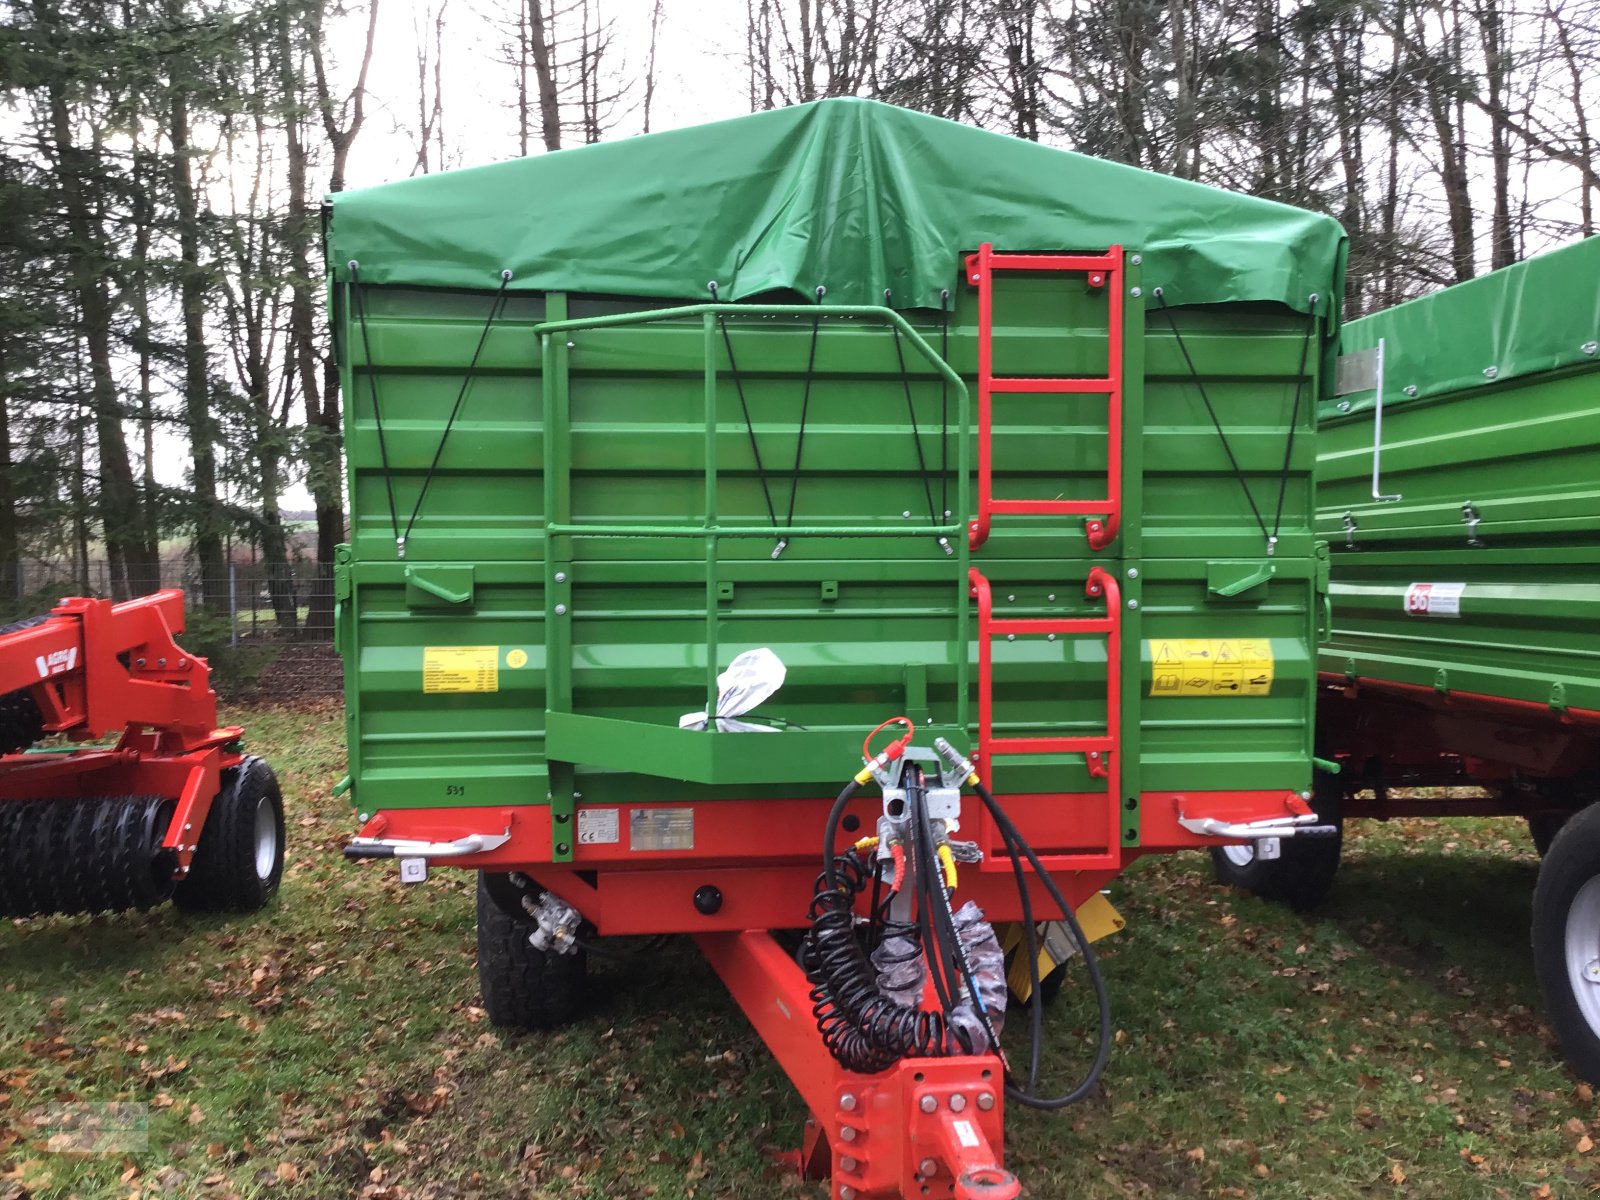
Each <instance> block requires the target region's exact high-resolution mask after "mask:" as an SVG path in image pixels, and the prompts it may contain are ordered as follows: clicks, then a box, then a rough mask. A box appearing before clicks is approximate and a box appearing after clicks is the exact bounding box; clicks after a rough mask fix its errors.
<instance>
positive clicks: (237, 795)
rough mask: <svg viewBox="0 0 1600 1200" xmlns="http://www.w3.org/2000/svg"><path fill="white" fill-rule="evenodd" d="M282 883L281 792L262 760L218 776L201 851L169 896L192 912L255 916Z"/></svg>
mask: <svg viewBox="0 0 1600 1200" xmlns="http://www.w3.org/2000/svg"><path fill="white" fill-rule="evenodd" d="M282 879H283V793H282V792H281V791H280V790H279V788H278V779H277V777H276V776H275V775H274V774H273V773H272V768H271V767H269V766H268V765H267V762H266V760H265V759H263V758H257V757H256V756H254V755H251V756H249V757H248V758H246V759H245V760H244V761H243V762H241V763H240V764H239V765H238V766H237V767H230V768H228V769H227V770H226V771H224V772H223V773H222V789H221V790H220V791H219V792H218V793H217V798H216V799H215V800H213V801H212V802H211V812H210V813H209V814H208V815H207V816H206V824H205V828H204V829H202V830H201V831H200V849H199V850H197V851H196V852H195V855H194V859H193V861H192V862H191V863H190V866H189V874H188V875H187V876H186V877H185V878H184V879H183V881H182V882H181V883H179V884H178V887H177V890H176V891H174V892H173V894H172V900H173V903H175V904H176V905H177V906H178V907H179V908H184V909H188V910H190V911H192V912H255V911H256V910H257V909H261V908H265V907H266V905H267V902H268V901H270V900H271V899H272V897H273V895H274V894H275V893H276V892H277V890H278V884H279V882H281V881H282Z"/></svg>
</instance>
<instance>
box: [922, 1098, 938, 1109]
mask: <svg viewBox="0 0 1600 1200" xmlns="http://www.w3.org/2000/svg"><path fill="white" fill-rule="evenodd" d="M938 1108H939V1102H938V1101H937V1100H935V1099H934V1098H933V1097H932V1096H924V1097H923V1098H922V1111H923V1112H925V1113H931V1112H935V1111H937V1110H938Z"/></svg>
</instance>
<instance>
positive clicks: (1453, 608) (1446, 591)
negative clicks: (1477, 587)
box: [1406, 583, 1467, 617]
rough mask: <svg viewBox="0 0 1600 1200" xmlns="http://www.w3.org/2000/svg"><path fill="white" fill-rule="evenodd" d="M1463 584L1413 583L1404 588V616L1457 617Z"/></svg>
mask: <svg viewBox="0 0 1600 1200" xmlns="http://www.w3.org/2000/svg"><path fill="white" fill-rule="evenodd" d="M1466 590H1467V585H1466V584H1464V583H1413V584H1412V585H1411V586H1410V587H1408V588H1406V616H1408V617H1459V616H1460V615H1461V593H1463V592H1465V591H1466Z"/></svg>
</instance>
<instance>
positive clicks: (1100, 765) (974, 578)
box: [968, 567, 1122, 870]
mask: <svg viewBox="0 0 1600 1200" xmlns="http://www.w3.org/2000/svg"><path fill="white" fill-rule="evenodd" d="M968 579H969V582H970V583H971V585H972V595H973V596H974V597H976V599H977V601H978V754H979V761H980V762H982V763H983V764H984V768H983V770H984V773H985V774H989V775H992V774H993V773H994V769H995V768H994V759H995V756H996V755H1005V754H1081V755H1083V757H1084V761H1085V763H1086V764H1087V765H1088V768H1089V774H1090V775H1091V776H1092V777H1094V778H1096V779H1104V780H1105V781H1106V792H1105V801H1104V803H1105V805H1106V824H1105V836H1104V840H1103V844H1102V845H1101V846H1099V847H1097V849H1096V852H1094V853H1082V854H1079V853H1073V854H1055V855H1043V856H1041V858H1042V861H1043V863H1044V865H1045V866H1046V867H1047V868H1051V869H1063V870H1094V869H1102V868H1110V869H1113V870H1115V869H1118V868H1120V867H1121V865H1122V853H1121V850H1120V848H1119V847H1120V842H1119V841H1118V840H1117V839H1118V837H1119V834H1120V830H1121V827H1122V824H1121V807H1120V806H1121V796H1122V762H1121V759H1122V756H1121V754H1120V752H1119V751H1120V738H1121V720H1122V591H1121V589H1120V588H1119V587H1118V586H1117V581H1116V578H1115V577H1114V576H1113V575H1112V574H1111V573H1110V572H1109V571H1106V570H1105V569H1104V568H1102V567H1093V568H1091V569H1090V571H1089V580H1088V582H1087V583H1086V584H1085V585H1084V589H1083V590H1084V594H1085V595H1086V596H1089V597H1090V598H1092V599H1093V598H1099V597H1101V596H1103V597H1105V601H1106V614H1105V616H1103V617H1022V618H1002V619H999V620H997V619H996V618H995V615H994V596H993V594H992V591H991V589H990V586H989V581H988V580H987V579H985V578H984V577H983V574H982V572H980V571H979V570H978V569H977V568H976V567H973V568H972V569H971V570H970V571H969V572H968ZM1030 633H1031V634H1052V633H1055V634H1069V635H1083V634H1091V635H1092V634H1104V635H1105V638H1106V731H1105V733H1102V734H1091V735H1089V736H1087V737H1012V738H997V737H995V736H994V662H993V656H994V646H993V641H994V639H995V638H997V637H1002V636H1007V635H1012V634H1030ZM982 829H983V831H984V837H983V839H982V849H983V852H984V861H985V863H988V864H995V865H997V866H1004V862H1003V858H1004V856H1003V855H1001V854H1000V853H999V848H998V846H997V845H996V844H995V843H996V839H995V837H994V828H993V825H992V823H991V822H989V821H987V820H985V821H984V822H983V823H982Z"/></svg>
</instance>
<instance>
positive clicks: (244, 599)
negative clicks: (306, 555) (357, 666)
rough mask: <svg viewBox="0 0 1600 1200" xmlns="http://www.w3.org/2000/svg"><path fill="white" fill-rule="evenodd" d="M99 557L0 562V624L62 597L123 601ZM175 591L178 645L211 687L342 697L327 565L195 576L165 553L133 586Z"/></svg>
mask: <svg viewBox="0 0 1600 1200" xmlns="http://www.w3.org/2000/svg"><path fill="white" fill-rule="evenodd" d="M116 578H117V576H116V573H115V572H114V571H113V570H112V569H111V566H110V564H109V563H108V562H106V561H105V560H103V559H78V560H76V561H72V560H68V561H52V560H31V561H27V562H21V563H9V564H5V563H0V581H3V584H4V587H3V592H0V622H9V621H15V620H19V619H24V618H27V617H33V616H39V615H41V614H44V613H47V612H49V611H50V609H51V608H53V607H54V606H55V605H56V604H58V603H59V602H60V600H61V598H62V597H64V596H93V597H96V598H100V599H110V600H120V599H126V598H127V597H126V596H125V595H121V594H119V591H122V590H125V589H119V588H118V587H116V585H115V582H114V581H115V580H116ZM157 588H181V589H182V590H183V592H184V597H185V611H186V618H185V619H186V621H187V628H186V630H185V632H184V635H183V638H182V642H183V645H184V648H185V649H186V650H188V651H190V652H191V653H194V654H198V655H200V656H202V657H204V658H206V659H207V660H208V661H209V662H210V664H211V669H212V686H213V687H214V688H215V689H216V691H217V693H218V694H219V695H221V696H223V697H224V698H225V699H228V700H232V701H238V702H252V701H292V700H317V699H325V698H330V697H338V696H342V695H343V694H344V676H343V671H342V668H341V663H340V660H339V656H338V654H337V653H336V652H335V650H334V648H333V577H332V571H331V569H324V568H321V567H319V566H318V565H317V564H316V563H315V562H310V561H299V562H295V563H292V564H290V565H289V566H288V567H286V568H284V567H279V568H277V569H272V568H269V567H268V565H267V564H265V563H262V562H260V561H251V560H249V559H236V560H233V561H230V562H228V563H227V564H226V565H225V568H224V570H223V571H222V572H221V573H213V574H211V575H209V576H207V575H204V574H202V573H201V572H200V571H199V570H198V568H197V567H196V566H195V565H194V563H193V562H192V560H190V559H189V558H188V557H187V556H174V557H172V558H170V559H168V558H166V557H165V556H164V557H163V559H162V561H161V564H160V570H159V578H156V579H152V580H149V581H147V584H146V585H143V586H141V589H140V590H150V591H153V590H156V589H157Z"/></svg>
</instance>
